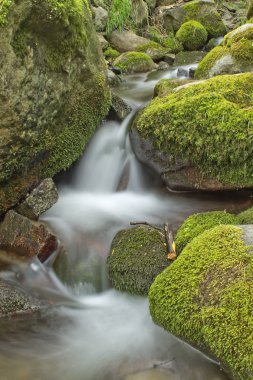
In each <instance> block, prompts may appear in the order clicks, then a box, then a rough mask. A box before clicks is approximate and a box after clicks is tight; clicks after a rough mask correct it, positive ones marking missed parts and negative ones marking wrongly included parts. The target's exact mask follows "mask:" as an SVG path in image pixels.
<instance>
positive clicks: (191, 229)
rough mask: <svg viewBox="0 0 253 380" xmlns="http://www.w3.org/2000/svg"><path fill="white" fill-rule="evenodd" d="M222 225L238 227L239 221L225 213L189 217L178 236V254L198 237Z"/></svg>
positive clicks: (209, 213)
mask: <svg viewBox="0 0 253 380" xmlns="http://www.w3.org/2000/svg"><path fill="white" fill-rule="evenodd" d="M220 224H235V225H236V224H238V219H237V217H236V216H235V215H233V214H230V213H228V212H225V211H211V212H203V213H198V214H193V215H191V216H189V217H188V218H187V219H186V220H185V221H184V223H183V224H182V226H181V227H180V228H179V230H178V231H177V234H176V238H175V242H176V247H177V253H180V252H181V251H182V250H183V249H184V247H185V246H186V245H187V244H188V243H189V242H191V241H192V239H194V238H195V237H196V236H198V235H200V234H202V233H203V232H204V231H206V230H210V229H211V228H213V227H215V226H218V225H220Z"/></svg>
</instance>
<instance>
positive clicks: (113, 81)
mask: <svg viewBox="0 0 253 380" xmlns="http://www.w3.org/2000/svg"><path fill="white" fill-rule="evenodd" d="M107 78H108V82H109V84H110V86H112V87H114V86H118V85H119V84H120V83H121V79H120V77H119V76H118V75H116V74H115V73H114V72H113V71H112V70H107Z"/></svg>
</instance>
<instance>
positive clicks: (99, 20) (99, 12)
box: [92, 7, 108, 32]
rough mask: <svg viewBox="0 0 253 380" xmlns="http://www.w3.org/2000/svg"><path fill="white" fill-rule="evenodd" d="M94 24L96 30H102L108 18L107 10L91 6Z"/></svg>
mask: <svg viewBox="0 0 253 380" xmlns="http://www.w3.org/2000/svg"><path fill="white" fill-rule="evenodd" d="M92 13H93V15H94V25H95V28H96V31H97V32H104V31H105V29H106V24H107V20H108V12H107V10H105V9H104V8H102V7H92Z"/></svg>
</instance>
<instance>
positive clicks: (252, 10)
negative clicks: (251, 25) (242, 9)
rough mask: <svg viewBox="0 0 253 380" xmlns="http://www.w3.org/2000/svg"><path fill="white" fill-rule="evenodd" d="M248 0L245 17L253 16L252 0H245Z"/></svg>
mask: <svg viewBox="0 0 253 380" xmlns="http://www.w3.org/2000/svg"><path fill="white" fill-rule="evenodd" d="M247 1H248V8H247V18H248V19H250V18H251V17H253V0H247Z"/></svg>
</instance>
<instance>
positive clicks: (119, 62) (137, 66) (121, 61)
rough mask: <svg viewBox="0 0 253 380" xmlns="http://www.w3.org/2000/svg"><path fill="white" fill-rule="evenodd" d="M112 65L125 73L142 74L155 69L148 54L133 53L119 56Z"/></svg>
mask: <svg viewBox="0 0 253 380" xmlns="http://www.w3.org/2000/svg"><path fill="white" fill-rule="evenodd" d="M114 65H115V66H117V67H119V68H120V69H121V70H122V71H123V72H125V73H134V72H135V73H142V72H146V71H149V70H152V69H154V68H155V64H154V62H153V61H152V59H151V58H150V56H149V55H148V54H145V53H141V52H135V51H133V52H127V53H123V54H121V55H120V56H119V57H118V58H117V59H116V60H115V61H114Z"/></svg>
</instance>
